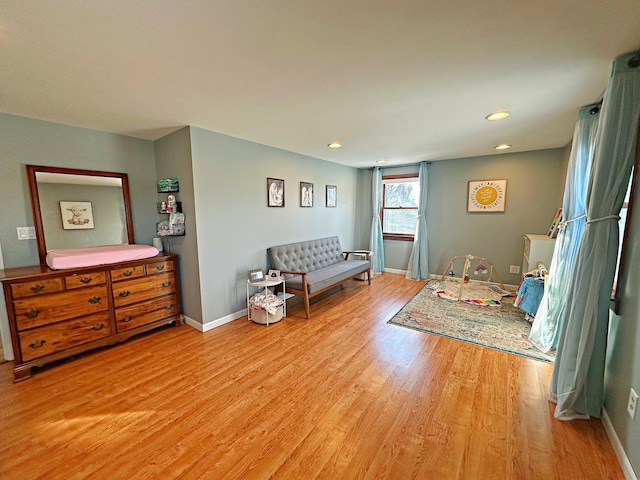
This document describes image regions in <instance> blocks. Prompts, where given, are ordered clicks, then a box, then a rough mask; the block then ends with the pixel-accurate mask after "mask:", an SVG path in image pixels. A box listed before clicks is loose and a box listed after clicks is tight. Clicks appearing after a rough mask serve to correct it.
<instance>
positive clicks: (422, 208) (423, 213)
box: [407, 162, 429, 280]
mask: <svg viewBox="0 0 640 480" xmlns="http://www.w3.org/2000/svg"><path fill="white" fill-rule="evenodd" d="M427 173H428V164H427V162H420V170H419V173H418V182H419V183H420V201H419V203H418V220H417V221H416V234H415V236H414V237H413V249H412V250H411V256H410V257H409V266H408V267H407V278H410V279H413V280H423V279H425V278H429V248H428V246H429V243H428V241H427V183H428V175H427Z"/></svg>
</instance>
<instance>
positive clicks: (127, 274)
mask: <svg viewBox="0 0 640 480" xmlns="http://www.w3.org/2000/svg"><path fill="white" fill-rule="evenodd" d="M131 275H133V270H127V271H126V272H122V276H123V277H130V276H131Z"/></svg>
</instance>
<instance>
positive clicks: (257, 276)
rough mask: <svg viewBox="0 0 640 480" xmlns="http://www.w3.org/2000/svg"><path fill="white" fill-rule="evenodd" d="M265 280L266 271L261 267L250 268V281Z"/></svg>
mask: <svg viewBox="0 0 640 480" xmlns="http://www.w3.org/2000/svg"><path fill="white" fill-rule="evenodd" d="M263 280H264V272H263V271H262V270H261V269H259V268H258V269H254V270H249V282H251V283H255V282H261V281H263Z"/></svg>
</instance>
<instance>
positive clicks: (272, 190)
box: [267, 177, 284, 207]
mask: <svg viewBox="0 0 640 480" xmlns="http://www.w3.org/2000/svg"><path fill="white" fill-rule="evenodd" d="M267 206H268V207H284V180H282V179H280V178H269V177H267Z"/></svg>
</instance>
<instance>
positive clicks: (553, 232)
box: [547, 208, 562, 238]
mask: <svg viewBox="0 0 640 480" xmlns="http://www.w3.org/2000/svg"><path fill="white" fill-rule="evenodd" d="M561 221H562V208H559V209H558V211H557V212H556V214H555V216H554V217H553V221H552V222H551V226H550V227H549V231H547V237H551V238H556V237H557V236H558V227H559V226H560V222H561Z"/></svg>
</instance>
